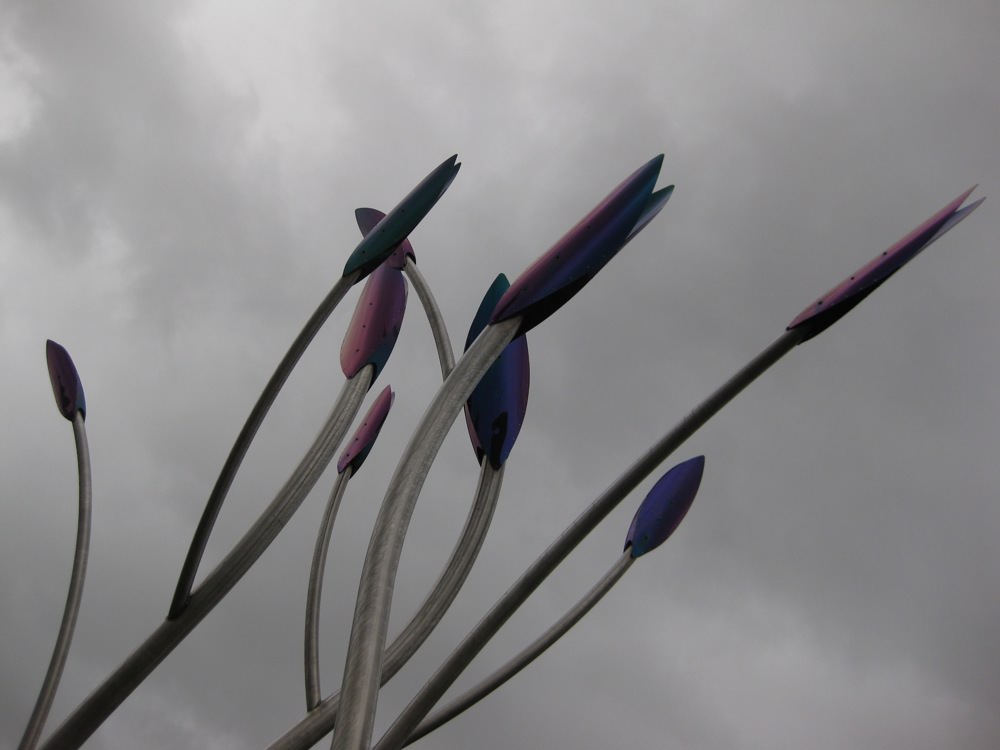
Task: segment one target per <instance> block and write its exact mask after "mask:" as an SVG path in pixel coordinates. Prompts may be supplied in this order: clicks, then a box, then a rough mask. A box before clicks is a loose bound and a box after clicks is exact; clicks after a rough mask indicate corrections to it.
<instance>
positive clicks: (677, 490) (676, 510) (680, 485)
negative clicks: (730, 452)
mask: <svg viewBox="0 0 1000 750" xmlns="http://www.w3.org/2000/svg"><path fill="white" fill-rule="evenodd" d="M704 471H705V457H704V456H696V457H695V458H692V459H689V460H687V461H685V462H684V463H682V464H677V466H675V467H674V468H672V469H671V470H670V471H668V472H667V473H666V474H664V475H663V476H662V477H661V478H660V481H658V482H657V483H656V484H654V485H653V489H651V490H650V491H649V494H648V495H646V499H645V500H643V501H642V504H641V505H640V506H639V509H638V510H637V511H636V512H635V517H634V518H633V519H632V525H631V526H630V527H629V530H628V535H627V536H626V537H625V549H627V550H629V554H631V555H632V557H633V558H636V557H642V556H643V555H645V554H646V553H647V552H650V551H652V550H654V549H656V548H657V547H659V546H660V545H661V544H663V543H664V542H665V541H667V537H669V536H670V535H671V534H673V533H674V531H676V529H677V527H678V526H680V523H681V521H683V520H684V516H685V515H687V512H688V510H689V509H690V508H691V503H693V502H694V497H695V495H697V494H698V487H700V486H701V476H702V473H703V472H704Z"/></svg>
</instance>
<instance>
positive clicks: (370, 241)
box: [344, 154, 462, 279]
mask: <svg viewBox="0 0 1000 750" xmlns="http://www.w3.org/2000/svg"><path fill="white" fill-rule="evenodd" d="M456 159H458V155H457V154H456V155H455V156H452V157H451V158H449V159H445V160H444V161H443V162H442V163H441V164H440V165H438V167H437V169H435V170H434V171H433V172H431V173H430V174H429V175H427V176H426V177H425V178H424V179H423V180H422V181H421V182H420V184H419V185H417V186H416V187H415V188H413V190H411V191H410V193H409V195H407V196H406V197H405V198H403V200H401V201H400V202H399V204H398V205H397V206H396V207H395V208H394V209H392V210H391V211H390V212H389V213H388V214H386V215H385V216H384V217H383V218H382V219H380V220H379V222H378V224H376V225H375V226H374V227H372V229H371V231H369V232H368V233H367V234H365V237H364V239H363V240H361V242H360V244H358V246H357V247H356V248H355V249H354V252H353V253H351V257H350V258H348V259H347V265H345V266H344V276H348V275H349V274H352V273H354V272H359V273H360V276H359V277H358V278H359V279H362V278H364V277H365V276H367V275H368V274H370V273H371V272H372V271H374V270H375V269H376V268H378V267H379V266H380V265H381V264H382V261H384V260H385V259H386V258H388V257H389V256H390V255H391V254H392V252H393V251H394V250H395V249H396V247H397V246H398V245H399V243H401V242H402V241H403V240H405V239H406V238H407V236H408V235H409V234H410V232H412V231H413V230H414V228H415V227H416V226H417V224H419V223H420V221H421V219H423V218H424V217H425V216H426V215H427V212H428V211H430V210H431V209H432V208H433V207H434V204H435V203H437V202H438V199H439V198H440V197H441V196H442V195H444V192H445V190H447V189H448V186H449V185H451V182H452V180H454V179H455V175H457V174H458V169H459V167H461V166H462V165H461V164H460V163H457V162H456V161H455V160H456Z"/></svg>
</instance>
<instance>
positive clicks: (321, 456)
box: [43, 366, 372, 750]
mask: <svg viewBox="0 0 1000 750" xmlns="http://www.w3.org/2000/svg"><path fill="white" fill-rule="evenodd" d="M371 380H372V367H371V366H368V367H365V368H364V369H362V370H361V372H359V373H358V374H357V375H356V376H355V377H353V378H351V379H350V380H348V381H347V382H346V383H345V384H344V387H343V389H342V390H341V392H340V396H339V397H338V399H337V403H336V404H335V405H334V407H333V410H332V411H331V413H330V416H329V417H328V418H327V421H326V423H325V424H324V425H323V427H322V429H321V430H320V432H319V434H318V435H317V436H316V439H315V440H314V441H313V444H312V446H311V447H310V448H309V450H308V451H307V452H306V455H305V456H304V457H303V458H302V460H301V461H300V462H299V465H298V466H297V467H296V469H295V471H294V472H292V475H291V476H290V477H289V478H288V481H287V482H285V485H284V487H282V488H281V490H280V491H279V492H278V494H277V495H276V496H275V498H274V499H273V500H272V501H271V504H270V505H268V506H267V508H266V509H265V510H264V512H263V513H262V514H261V515H260V517H259V518H258V519H257V520H256V521H255V522H254V524H253V525H252V526H251V527H250V529H249V530H248V531H247V532H246V534H244V535H243V538H242V539H240V541H239V542H237V543H236V545H235V546H234V547H233V548H232V549H231V550H230V551H229V554H227V555H226V556H225V558H223V560H222V562H220V563H219V564H218V565H217V566H216V568H215V570H213V571H212V572H211V573H209V574H208V575H207V576H205V580H204V581H203V582H202V584H201V585H200V586H199V587H198V588H196V589H195V590H194V592H192V594H191V601H190V602H189V604H188V606H187V607H185V609H184V611H182V612H181V613H180V615H178V616H177V618H176V619H174V620H166V621H164V622H163V623H161V624H160V626H159V627H158V628H157V629H156V630H154V631H153V632H152V633H151V634H150V635H149V637H148V638H146V640H145V642H144V643H142V644H141V645H140V646H139V647H138V648H137V649H136V650H135V651H133V652H132V653H131V654H130V655H129V656H128V657H127V658H126V659H125V661H124V662H122V663H121V664H120V665H119V667H118V669H116V670H115V671H114V672H112V673H111V675H109V676H108V677H107V679H105V680H104V682H103V683H102V684H101V685H100V686H98V688H97V689H96V690H95V691H94V692H93V693H91V694H90V696H89V697H88V698H87V699H86V700H85V701H84V702H83V703H81V704H80V705H79V706H77V708H76V710H75V711H74V712H73V713H72V714H71V715H70V716H69V718H67V719H66V721H64V722H63V724H62V726H60V727H59V729H57V730H56V731H55V732H54V733H53V734H52V736H51V737H50V738H49V739H48V741H47V742H46V743H45V744H44V746H43V748H44V750H56V749H57V748H58V749H59V750H73V749H75V748H78V747H80V746H81V745H82V744H83V743H84V742H86V740H87V738H88V737H90V735H91V734H93V733H94V731H95V730H96V729H97V728H98V727H99V726H100V725H101V723H102V722H103V721H104V720H105V719H106V718H107V717H108V716H109V715H110V714H111V712H112V711H114V710H115V709H116V708H117V707H118V706H119V705H121V703H122V701H124V700H125V699H126V698H127V697H128V696H129V695H130V694H131V693H132V691H133V690H135V688H136V687H138V686H139V684H140V683H141V682H142V681H143V680H144V679H146V677H148V676H149V674H150V673H151V672H152V671H153V670H154V669H155V668H156V667H157V665H158V664H159V663H160V662H161V661H163V660H164V659H165V658H166V656H167V654H169V653H170V652H171V651H173V650H174V648H175V647H176V646H177V645H178V644H179V643H180V642H181V641H183V640H184V638H185V637H187V635H188V634H189V633H190V632H191V631H192V630H194V628H195V627H196V626H197V625H198V623H200V622H201V621H202V620H203V619H204V618H205V616H206V615H207V614H208V613H209V612H211V611H212V609H214V608H215V605H217V604H218V603H219V602H220V601H222V599H223V597H225V595H226V594H228V593H229V591H230V590H231V589H232V588H233V586H235V585H236V583H237V581H239V580H240V578H242V577H243V575H244V574H245V573H246V572H247V571H248V570H249V569H250V567H251V566H252V565H253V564H254V563H255V562H256V561H257V559H258V558H259V557H260V556H261V555H262V554H263V553H264V550H265V549H267V547H268V546H269V545H270V544H271V542H272V541H274V538H275V537H276V536H277V535H278V533H279V532H280V531H281V529H282V528H284V526H285V524H286V523H288V520H289V519H290V518H291V517H292V515H293V514H294V513H295V511H296V510H298V508H299V506H300V505H301V504H302V501H303V500H304V499H305V497H306V495H308V494H309V491H310V490H311V489H312V488H313V487H314V486H315V484H316V481H317V480H318V479H319V477H320V475H321V474H322V473H323V471H324V469H326V467H327V464H329V463H330V460H331V459H332V458H333V454H334V452H335V451H336V450H337V446H338V445H340V441H341V440H343V438H344V435H345V434H346V432H347V429H348V427H349V426H350V424H351V422H352V421H353V419H354V417H355V415H356V414H357V413H358V409H359V408H360V407H361V402H362V400H363V399H364V396H365V394H366V393H367V392H368V387H369V386H370V385H371Z"/></svg>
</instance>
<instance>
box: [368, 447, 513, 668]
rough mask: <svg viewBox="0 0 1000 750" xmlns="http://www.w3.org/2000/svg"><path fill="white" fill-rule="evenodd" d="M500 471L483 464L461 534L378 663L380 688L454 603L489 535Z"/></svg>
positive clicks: (402, 664)
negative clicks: (431, 586) (380, 665)
mask: <svg viewBox="0 0 1000 750" xmlns="http://www.w3.org/2000/svg"><path fill="white" fill-rule="evenodd" d="M503 471H504V467H503V466H501V467H500V468H499V469H494V468H493V467H492V466H491V465H490V462H489V461H486V460H485V459H484V460H483V463H482V468H481V470H480V474H479V485H478V487H477V488H476V498H475V500H474V501H473V504H472V507H471V508H470V509H469V516H468V518H467V519H466V521H465V527H464V528H463V529H462V534H461V536H460V537H459V540H458V542H457V543H456V544H455V548H454V550H452V553H451V557H450V558H449V559H448V562H447V563H445V566H444V568H443V569H442V571H441V575H440V576H439V577H438V580H437V582H436V583H435V584H434V587H433V588H432V589H431V592H430V594H428V595H427V598H426V599H425V600H424V603H423V604H422V605H421V606H420V609H419V610H417V613H416V614H415V615H414V616H413V617H412V618H411V619H410V622H409V623H407V625H406V627H405V628H403V631H402V632H401V633H400V634H399V635H398V636H397V637H396V639H395V640H394V641H393V642H392V643H391V644H390V645H389V648H387V649H386V651H385V656H384V657H383V663H382V683H381V684H383V685H384V684H385V683H386V682H388V681H389V680H390V679H392V677H393V676H394V675H395V674H396V673H397V672H398V671H399V670H400V669H402V668H403V666H404V665H405V664H406V662H408V661H409V660H410V657H412V656H413V654H414V653H416V651H417V649H418V648H420V646H421V645H422V644H423V642H424V641H426V640H427V637H428V636H429V635H430V634H431V632H432V631H433V630H434V628H435V627H437V624H438V623H439V622H441V618H442V617H444V615H445V613H446V612H447V611H448V607H450V606H451V603H452V602H453V601H455V597H456V596H457V595H458V592H459V590H460V589H461V588H462V584H463V583H465V579H466V578H468V576H469V572H470V571H471V570H472V565H473V563H475V561H476V558H477V557H478V556H479V550H481V549H482V546H483V542H484V541H485V539H486V532H487V531H489V528H490V522H491V521H492V520H493V512H494V511H495V510H496V507H497V499H498V498H499V497H500V487H501V485H502V484H503Z"/></svg>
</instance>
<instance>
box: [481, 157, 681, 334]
mask: <svg viewBox="0 0 1000 750" xmlns="http://www.w3.org/2000/svg"><path fill="white" fill-rule="evenodd" d="M662 163H663V154H660V155H659V156H657V157H656V158H655V159H652V160H651V161H649V162H648V163H647V164H645V165H644V166H642V167H640V168H639V169H638V170H636V171H635V172H634V173H633V174H632V175H631V176H630V177H628V178H627V179H626V180H625V181H624V182H622V183H621V184H620V185H619V186H618V187H616V188H615V189H614V190H613V191H612V192H611V193H610V194H609V195H608V196H607V197H606V198H605V199H604V200H603V201H601V202H600V203H599V204H598V205H597V206H596V207H595V208H594V209H593V210H592V211H591V212H590V213H589V214H587V215H586V216H585V217H583V219H582V220H581V221H580V222H579V223H578V224H577V225H576V226H575V227H573V228H572V229H571V230H569V232H567V233H566V234H565V235H564V236H563V237H562V239H560V240H559V241H558V242H557V243H556V244H555V245H553V246H552V247H551V248H550V249H549V250H548V251H547V252H546V253H545V254H544V255H542V256H541V257H540V258H539V259H538V260H536V261H535V262H534V263H533V264H532V265H531V266H529V267H528V269H527V270H525V271H524V272H523V273H522V274H521V275H520V276H519V277H518V278H517V280H516V281H515V282H514V283H513V284H512V285H511V287H510V289H508V290H507V293H506V294H504V296H503V297H502V298H501V299H500V301H499V302H498V303H497V306H496V309H495V310H494V311H493V316H492V317H491V319H490V323H497V322H499V321H501V320H506V319H508V318H512V317H514V316H521V318H522V319H523V322H522V324H521V328H520V331H519V332H520V333H525V332H527V331H529V330H530V329H531V328H533V327H535V326H536V325H538V324H539V323H541V322H542V321H543V320H545V319H546V318H547V317H548V316H549V315H551V314H552V313H554V312H555V311H556V310H558V309H559V308H560V307H561V306H562V305H563V303H565V302H566V301H567V300H568V299H570V298H571V297H572V296H573V295H574V294H576V293H577V292H578V291H580V289H582V288H583V286H584V285H585V284H586V283H587V282H588V281H590V279H591V278H592V277H593V276H594V275H595V274H596V273H597V272H598V271H600V270H601V269H602V268H603V267H604V266H605V264H607V262H608V261H609V260H611V258H613V257H614V255H615V254H616V253H617V252H618V251H619V250H621V248H622V247H624V246H625V244H626V243H627V242H628V241H629V240H631V239H632V238H633V237H634V236H635V235H636V234H637V233H638V231H639V230H641V229H642V228H643V227H644V226H645V225H646V224H648V223H649V221H650V220H651V219H652V218H653V216H655V215H656V213H657V212H658V211H659V210H660V208H662V207H663V204H664V203H665V202H666V199H667V198H669V197H670V193H671V192H672V188H666V189H664V190H662V191H658V192H656V193H654V192H653V186H654V185H655V184H656V178H657V177H658V176H659V173H660V166H661V165H662Z"/></svg>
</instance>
